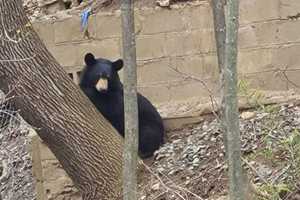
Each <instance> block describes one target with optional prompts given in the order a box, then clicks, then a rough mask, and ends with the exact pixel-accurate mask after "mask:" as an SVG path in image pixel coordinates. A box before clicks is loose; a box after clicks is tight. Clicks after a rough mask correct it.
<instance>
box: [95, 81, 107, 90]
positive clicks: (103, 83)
mask: <svg viewBox="0 0 300 200" xmlns="http://www.w3.org/2000/svg"><path fill="white" fill-rule="evenodd" d="M95 87H96V90H97V91H99V92H103V91H107V89H108V80H107V78H100V79H99V80H98V81H97V83H96V85H95Z"/></svg>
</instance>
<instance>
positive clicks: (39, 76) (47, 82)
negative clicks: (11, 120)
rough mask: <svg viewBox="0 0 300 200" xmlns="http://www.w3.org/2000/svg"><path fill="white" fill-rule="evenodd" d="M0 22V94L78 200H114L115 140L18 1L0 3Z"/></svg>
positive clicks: (118, 155)
mask: <svg viewBox="0 0 300 200" xmlns="http://www.w3.org/2000/svg"><path fill="white" fill-rule="evenodd" d="M0 19H1V21H0V23H1V29H0V36H1V37H0V40H1V45H0V80H1V84H0V89H3V90H5V91H8V89H10V90H12V92H11V95H14V96H15V98H14V103H15V105H16V107H17V108H19V109H20V110H21V115H22V116H23V117H24V119H25V120H26V121H27V122H29V123H30V124H31V125H33V126H34V127H36V128H37V132H38V135H39V136H40V137H41V138H42V139H43V140H44V142H45V143H46V144H47V145H48V146H49V148H50V149H51V151H52V152H53V153H54V154H55V156H56V157H57V158H58V160H59V161H60V163H61V164H62V166H63V168H64V169H65V171H66V172H67V173H68V175H69V176H70V177H71V179H72V180H73V182H74V183H75V185H76V186H77V187H78V189H79V190H80V191H81V193H82V195H83V199H85V200H87V199H89V200H100V199H101V200H105V199H108V200H112V199H117V198H118V196H119V195H121V187H122V181H121V172H122V151H121V150H122V146H123V145H122V140H121V137H120V136H119V135H118V134H117V133H116V131H115V130H114V129H113V128H112V126H111V125H110V124H109V123H108V122H107V121H106V120H104V118H103V116H102V115H101V114H100V113H99V112H98V111H97V110H96V109H95V107H94V106H93V105H92V104H91V103H90V101H89V100H88V98H87V97H86V96H85V95H84V94H83V93H82V92H81V91H80V89H79V88H78V87H77V86H76V85H75V84H73V82H72V81H71V80H70V79H69V78H68V76H67V73H66V72H65V71H64V70H63V69H62V68H61V67H60V66H59V64H58V63H57V62H56V60H55V59H54V58H53V57H52V56H51V54H50V53H49V52H48V51H47V49H46V47H45V46H44V45H43V43H42V42H41V40H40V39H39V37H38V35H37V34H36V33H35V32H34V30H33V28H32V26H31V24H30V22H29V21H28V18H27V17H26V16H25V13H24V10H23V8H22V1H21V0H1V1H0ZM70 59H72V58H70Z"/></svg>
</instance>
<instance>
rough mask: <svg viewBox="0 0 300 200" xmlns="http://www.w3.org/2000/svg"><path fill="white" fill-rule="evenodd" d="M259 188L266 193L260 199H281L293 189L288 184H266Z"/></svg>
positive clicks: (262, 192)
mask: <svg viewBox="0 0 300 200" xmlns="http://www.w3.org/2000/svg"><path fill="white" fill-rule="evenodd" d="M258 190H259V193H261V194H264V195H261V196H260V197H259V199H258V200H281V199H282V196H284V195H285V194H286V193H288V192H290V191H291V190H290V186H289V185H287V184H264V185H262V186H260V187H259V188H258Z"/></svg>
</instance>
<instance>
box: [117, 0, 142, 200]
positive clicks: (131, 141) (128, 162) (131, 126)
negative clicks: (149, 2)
mask: <svg viewBox="0 0 300 200" xmlns="http://www.w3.org/2000/svg"><path fill="white" fill-rule="evenodd" d="M121 10H122V30H123V33H122V34H123V35H122V36H123V57H124V62H125V69H124V111H125V112H124V113H125V146H124V168H123V199H124V200H137V199H138V197H137V163H138V141H139V134H138V133H139V130H138V105H137V72H136V66H137V64H136V48H135V31H134V3H133V0H122V4H121Z"/></svg>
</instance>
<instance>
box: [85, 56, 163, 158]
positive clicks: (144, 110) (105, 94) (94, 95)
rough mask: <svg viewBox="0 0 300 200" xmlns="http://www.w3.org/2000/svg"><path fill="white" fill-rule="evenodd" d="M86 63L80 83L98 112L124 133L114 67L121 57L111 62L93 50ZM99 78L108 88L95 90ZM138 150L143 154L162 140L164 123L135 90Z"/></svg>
mask: <svg viewBox="0 0 300 200" xmlns="http://www.w3.org/2000/svg"><path fill="white" fill-rule="evenodd" d="M84 60H85V63H86V66H85V68H84V70H83V72H82V75H81V80H80V87H81V89H82V90H83V91H84V93H85V94H86V95H87V96H88V97H89V99H90V100H91V101H92V103H93V104H94V105H95V106H96V108H97V109H98V110H99V111H100V112H101V113H102V115H103V116H104V117H105V118H106V119H107V120H108V121H109V122H110V123H111V124H112V125H113V127H114V128H115V129H117V131H118V132H119V133H120V134H121V135H122V136H124V103H123V85H122V83H121V81H120V78H119V75H118V71H119V70H120V69H121V68H122V67H123V61H122V60H121V59H119V60H117V61H115V62H111V61H109V60H106V59H102V58H98V59H96V58H95V57H94V55H93V54H91V53H88V54H86V56H85V59H84ZM100 78H106V79H107V80H108V88H107V90H104V91H98V90H97V89H96V87H95V85H96V83H97V81H98V80H99V79H100ZM138 118H139V153H140V157H142V158H147V157H150V156H152V155H153V153H154V151H155V150H157V149H158V148H159V147H160V145H161V144H162V143H163V138H164V127H163V122H162V119H161V116H160V115H159V113H158V112H157V110H156V108H155V107H154V106H153V105H152V104H151V102H150V101H149V100H148V99H147V98H145V97H144V96H142V95H141V94H139V93H138Z"/></svg>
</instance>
